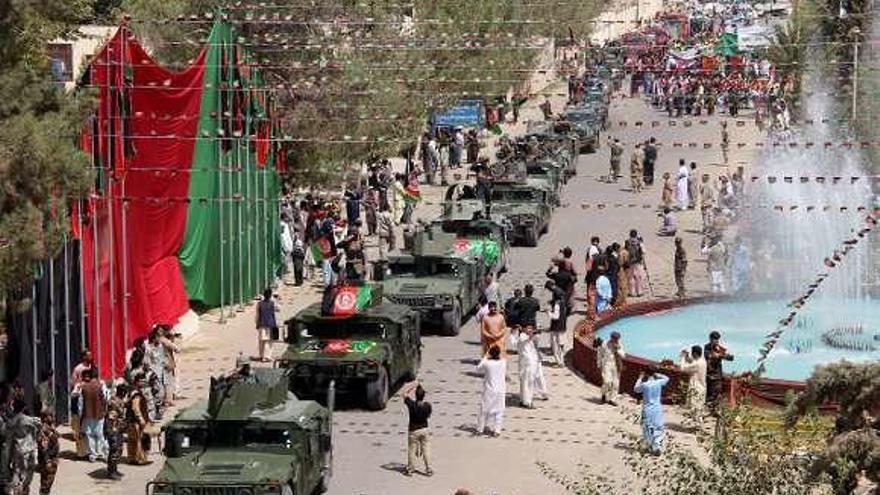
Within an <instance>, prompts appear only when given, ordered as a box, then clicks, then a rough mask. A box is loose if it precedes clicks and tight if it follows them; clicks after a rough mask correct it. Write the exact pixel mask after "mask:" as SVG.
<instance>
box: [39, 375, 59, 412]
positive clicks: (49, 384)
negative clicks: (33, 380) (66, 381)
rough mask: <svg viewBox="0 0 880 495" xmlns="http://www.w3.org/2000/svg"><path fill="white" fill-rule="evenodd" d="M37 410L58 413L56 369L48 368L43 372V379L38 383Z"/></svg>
mask: <svg viewBox="0 0 880 495" xmlns="http://www.w3.org/2000/svg"><path fill="white" fill-rule="evenodd" d="M37 401H38V404H37V405H38V407H37V410H38V411H40V413H41V414H42V413H43V412H49V413H52V415H53V416H54V414H55V413H56V409H55V407H56V406H55V370H52V369H50V370H48V371H46V372H45V373H44V374H43V379H42V380H41V381H40V383H39V385H37Z"/></svg>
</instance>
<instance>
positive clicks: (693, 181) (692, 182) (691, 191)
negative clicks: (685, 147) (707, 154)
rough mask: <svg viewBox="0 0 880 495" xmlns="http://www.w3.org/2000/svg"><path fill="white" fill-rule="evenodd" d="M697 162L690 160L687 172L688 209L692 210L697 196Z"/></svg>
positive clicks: (695, 204)
mask: <svg viewBox="0 0 880 495" xmlns="http://www.w3.org/2000/svg"><path fill="white" fill-rule="evenodd" d="M697 177H698V176H697V163H696V162H691V169H690V171H689V172H688V178H687V185H688V209H689V210H693V209H694V208H695V207H696V206H697V198H698V196H699V182H698V180H697Z"/></svg>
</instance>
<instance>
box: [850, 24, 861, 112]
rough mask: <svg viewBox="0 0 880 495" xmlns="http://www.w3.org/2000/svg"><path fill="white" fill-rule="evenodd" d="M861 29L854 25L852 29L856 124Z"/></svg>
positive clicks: (853, 104) (853, 110)
mask: <svg viewBox="0 0 880 495" xmlns="http://www.w3.org/2000/svg"><path fill="white" fill-rule="evenodd" d="M860 34H861V31H860V30H859V28H857V27H854V28H853V30H852V37H853V68H852V120H853V125H855V121H856V118H857V116H858V106H857V105H858V101H859V35H860Z"/></svg>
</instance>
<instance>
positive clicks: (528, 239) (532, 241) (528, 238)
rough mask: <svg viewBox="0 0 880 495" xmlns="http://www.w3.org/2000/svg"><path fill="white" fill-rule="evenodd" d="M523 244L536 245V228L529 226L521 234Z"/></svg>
mask: <svg viewBox="0 0 880 495" xmlns="http://www.w3.org/2000/svg"><path fill="white" fill-rule="evenodd" d="M523 245H524V246H527V247H536V246H537V245H538V228H537V227H531V228H530V229H528V230H526V232H525V235H524V236H523Z"/></svg>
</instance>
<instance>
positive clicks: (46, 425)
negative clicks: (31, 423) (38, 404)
mask: <svg viewBox="0 0 880 495" xmlns="http://www.w3.org/2000/svg"><path fill="white" fill-rule="evenodd" d="M40 420H41V423H42V424H41V425H40V432H39V437H38V440H37V472H38V473H40V495H49V493H51V492H52V485H53V484H54V483H55V473H57V472H58V451H59V449H58V430H56V429H55V417H54V416H53V415H52V413H50V412H49V411H43V413H42V414H41V415H40Z"/></svg>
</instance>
